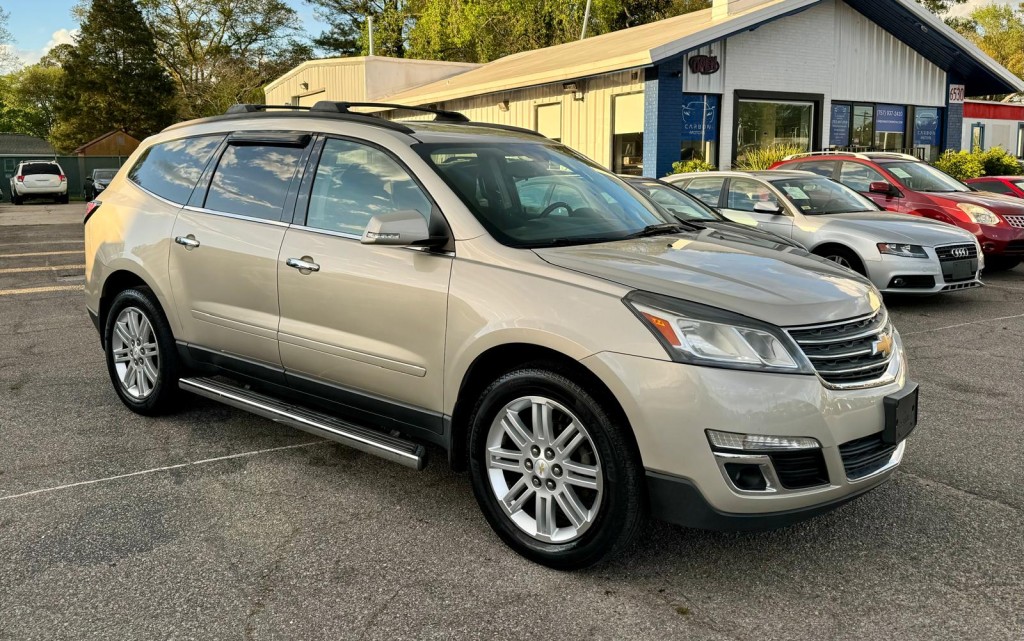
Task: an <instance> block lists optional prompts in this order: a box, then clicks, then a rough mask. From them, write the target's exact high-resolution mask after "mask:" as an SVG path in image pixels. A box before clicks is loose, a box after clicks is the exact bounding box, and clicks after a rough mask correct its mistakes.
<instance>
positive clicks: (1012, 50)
mask: <svg viewBox="0 0 1024 641" xmlns="http://www.w3.org/2000/svg"><path fill="white" fill-rule="evenodd" d="M953 26H954V27H955V28H956V29H957V30H958V31H960V33H961V34H962V35H963V36H964V37H966V38H967V39H968V40H970V41H971V42H973V43H974V44H976V45H977V46H978V48H979V49H981V50H982V51H984V52H985V53H987V54H988V55H990V56H991V57H992V58H994V59H995V61H996V62H998V63H999V64H1001V65H1003V66H1004V67H1006V68H1007V69H1009V70H1010V71H1012V72H1013V73H1014V74H1015V75H1016V76H1018V77H1024V11H1022V10H1021V9H1020V8H1019V7H1018V8H1014V7H1013V6H1009V5H1002V4H994V3H993V4H989V5H986V6H982V7H979V8H978V9H975V10H974V11H972V12H971V16H970V19H968V20H958V21H956V22H955V23H954V24H953Z"/></svg>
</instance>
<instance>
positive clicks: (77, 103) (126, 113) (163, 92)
mask: <svg viewBox="0 0 1024 641" xmlns="http://www.w3.org/2000/svg"><path fill="white" fill-rule="evenodd" d="M155 48H156V46H155V44H154V42H153V34H152V32H151V31H150V30H149V28H148V27H147V26H146V23H145V21H144V20H143V19H142V13H141V12H140V11H139V8H138V7H137V6H136V4H135V2H134V0H92V3H91V4H90V5H89V7H88V10H87V11H86V12H85V19H84V20H83V21H82V26H81V31H80V33H79V35H78V37H77V39H76V44H75V45H74V47H73V48H70V49H63V50H62V52H61V55H62V56H63V65H62V69H63V72H64V75H63V81H62V82H61V85H60V96H59V98H58V100H57V102H56V104H55V106H54V107H55V112H56V115H57V119H58V122H57V124H56V126H55V127H54V128H53V132H52V135H51V142H52V143H53V144H54V146H55V147H57V149H58V150H60V151H64V152H67V151H70V150H71V149H74V148H75V147H77V146H78V145H81V144H82V143H84V142H87V141H89V140H92V139H93V138H96V137H98V136H100V135H102V134H104V133H107V132H108V131H111V130H115V129H124V130H125V131H127V132H128V133H129V134H130V135H132V136H135V137H136V138H145V137H146V136H149V135H150V134H152V133H154V132H157V131H159V130H161V129H163V128H164V127H166V126H167V125H169V124H170V123H171V122H173V120H174V115H175V110H176V109H175V94H174V85H173V84H172V83H171V80H170V78H168V76H167V73H166V72H165V71H164V69H163V67H161V66H160V63H159V62H158V61H157V59H156V56H155V55H154V53H153V52H154V50H155Z"/></svg>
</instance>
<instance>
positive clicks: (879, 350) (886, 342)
mask: <svg viewBox="0 0 1024 641" xmlns="http://www.w3.org/2000/svg"><path fill="white" fill-rule="evenodd" d="M892 346H893V340H892V334H882V335H881V336H879V337H878V340H877V341H875V342H874V343H872V344H871V349H872V350H873V351H872V355H875V356H877V355H879V354H881V355H882V356H889V355H890V354H892Z"/></svg>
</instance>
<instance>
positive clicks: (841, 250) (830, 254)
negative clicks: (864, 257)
mask: <svg viewBox="0 0 1024 641" xmlns="http://www.w3.org/2000/svg"><path fill="white" fill-rule="evenodd" d="M815 253H817V254H818V255H819V256H821V257H822V258H824V259H825V260H830V261H832V262H833V263H835V264H837V265H839V266H841V267H845V268H847V269H850V270H853V271H855V272H857V273H858V274H860V275H861V276H867V275H868V272H867V270H866V269H864V263H862V262H861V260H860V257H859V256H857V254H855V253H853V252H852V251H850V250H849V249H846V248H845V247H828V248H826V249H824V250H822V251H820V252H815Z"/></svg>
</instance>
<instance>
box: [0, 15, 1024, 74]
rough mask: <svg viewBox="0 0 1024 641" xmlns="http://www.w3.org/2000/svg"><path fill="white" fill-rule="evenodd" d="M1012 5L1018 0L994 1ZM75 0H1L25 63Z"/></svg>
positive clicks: (69, 23)
mask: <svg viewBox="0 0 1024 641" xmlns="http://www.w3.org/2000/svg"><path fill="white" fill-rule="evenodd" d="M991 1H993V0H969V2H967V3H966V4H964V5H961V6H959V7H957V8H955V9H954V10H953V12H952V14H953V15H957V16H964V15H967V14H968V13H970V12H971V10H972V9H974V8H977V7H979V6H981V5H983V4H987V3H988V2H991ZM995 1H997V2H1000V3H1001V4H1011V3H1012V2H1017V1H1020V0H995ZM75 2H76V0H0V8H3V9H4V10H5V11H7V12H9V13H10V21H9V24H8V28H9V29H10V31H11V34H12V35H13V36H14V39H15V42H14V47H15V49H16V52H17V54H18V55H19V56H20V57H21V59H22V60H24V61H25V62H26V63H28V64H31V63H34V62H38V61H39V58H40V57H42V56H43V55H44V54H45V53H46V52H47V51H49V50H50V49H51V48H52V47H54V46H56V45H59V44H61V43H65V42H71V38H72V37H73V36H74V30H75V29H76V28H77V27H78V23H77V22H76V21H75V19H74V18H73V17H72V16H71V7H72V6H74V5H75ZM286 2H288V4H290V5H291V6H292V7H294V8H295V10H296V11H297V12H298V13H299V17H300V18H301V19H302V23H303V27H304V28H305V29H306V31H307V32H309V33H310V34H313V35H316V34H319V33H320V31H322V29H323V24H322V23H320V22H319V21H318V20H317V19H316V18H315V17H314V16H313V9H312V8H311V7H310V6H309V5H308V4H306V3H305V2H303V0H286Z"/></svg>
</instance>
